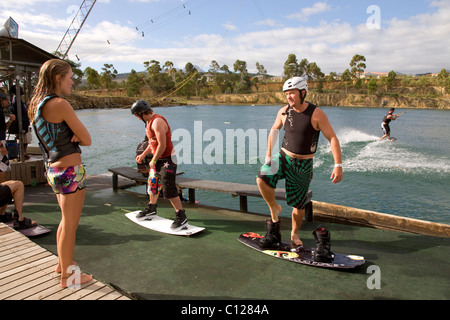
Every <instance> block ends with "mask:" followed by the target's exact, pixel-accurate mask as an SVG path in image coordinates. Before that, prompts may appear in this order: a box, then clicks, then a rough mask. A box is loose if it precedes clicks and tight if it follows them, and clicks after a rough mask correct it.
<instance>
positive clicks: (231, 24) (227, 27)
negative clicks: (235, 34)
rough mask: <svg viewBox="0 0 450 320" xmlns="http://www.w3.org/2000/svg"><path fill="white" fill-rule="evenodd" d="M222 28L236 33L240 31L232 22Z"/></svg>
mask: <svg viewBox="0 0 450 320" xmlns="http://www.w3.org/2000/svg"><path fill="white" fill-rule="evenodd" d="M222 26H223V27H224V28H225V29H227V30H231V31H236V30H237V29H238V28H237V27H236V26H235V25H234V24H233V23H231V22H227V23H224V24H223V25H222Z"/></svg>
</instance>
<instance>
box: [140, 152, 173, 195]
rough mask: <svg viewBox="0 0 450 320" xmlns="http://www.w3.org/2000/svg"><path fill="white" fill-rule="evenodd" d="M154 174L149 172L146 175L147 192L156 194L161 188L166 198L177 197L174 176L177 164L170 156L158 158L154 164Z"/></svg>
mask: <svg viewBox="0 0 450 320" xmlns="http://www.w3.org/2000/svg"><path fill="white" fill-rule="evenodd" d="M155 173H156V175H152V173H151V172H150V173H149V175H148V183H147V193H148V194H158V193H159V192H160V191H161V189H162V191H163V196H164V198H166V199H171V198H175V197H178V190H177V185H176V184H175V177H176V175H177V164H176V163H174V162H173V161H172V157H167V158H161V159H158V161H157V162H156V166H155Z"/></svg>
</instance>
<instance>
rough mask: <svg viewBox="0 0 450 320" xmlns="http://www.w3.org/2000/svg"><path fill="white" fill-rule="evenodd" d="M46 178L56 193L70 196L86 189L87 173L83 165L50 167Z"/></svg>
mask: <svg viewBox="0 0 450 320" xmlns="http://www.w3.org/2000/svg"><path fill="white" fill-rule="evenodd" d="M46 176H47V181H48V184H49V185H50V186H51V187H52V189H53V192H54V193H61V194H68V193H74V192H76V191H77V190H81V189H84V188H86V171H85V170H84V166H83V165H82V164H78V165H75V166H71V167H48V168H47V172H46Z"/></svg>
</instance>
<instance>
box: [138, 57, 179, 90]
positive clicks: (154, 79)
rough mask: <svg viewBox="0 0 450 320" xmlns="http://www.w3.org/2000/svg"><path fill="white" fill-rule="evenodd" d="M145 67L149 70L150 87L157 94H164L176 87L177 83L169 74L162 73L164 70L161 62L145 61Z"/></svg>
mask: <svg viewBox="0 0 450 320" xmlns="http://www.w3.org/2000/svg"><path fill="white" fill-rule="evenodd" d="M144 67H145V68H146V69H147V74H148V85H149V87H150V89H152V90H153V91H154V93H155V94H161V93H164V92H166V91H169V90H171V89H173V88H174V87H175V83H174V81H173V80H172V79H171V77H170V76H169V74H167V73H165V72H162V71H163V69H162V68H161V65H160V63H159V61H156V60H151V61H145V62H144Z"/></svg>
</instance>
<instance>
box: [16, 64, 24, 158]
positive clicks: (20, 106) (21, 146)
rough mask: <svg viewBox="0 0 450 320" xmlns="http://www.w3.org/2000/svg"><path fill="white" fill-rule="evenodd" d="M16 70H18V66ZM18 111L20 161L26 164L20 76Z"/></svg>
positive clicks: (17, 98) (18, 80)
mask: <svg viewBox="0 0 450 320" xmlns="http://www.w3.org/2000/svg"><path fill="white" fill-rule="evenodd" d="M16 70H18V66H16ZM16 110H17V115H16V119H17V126H18V127H19V133H18V136H19V160H20V162H24V160H25V159H24V156H25V152H24V148H23V130H22V129H23V128H22V99H21V96H20V76H18V75H17V76H16Z"/></svg>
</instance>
